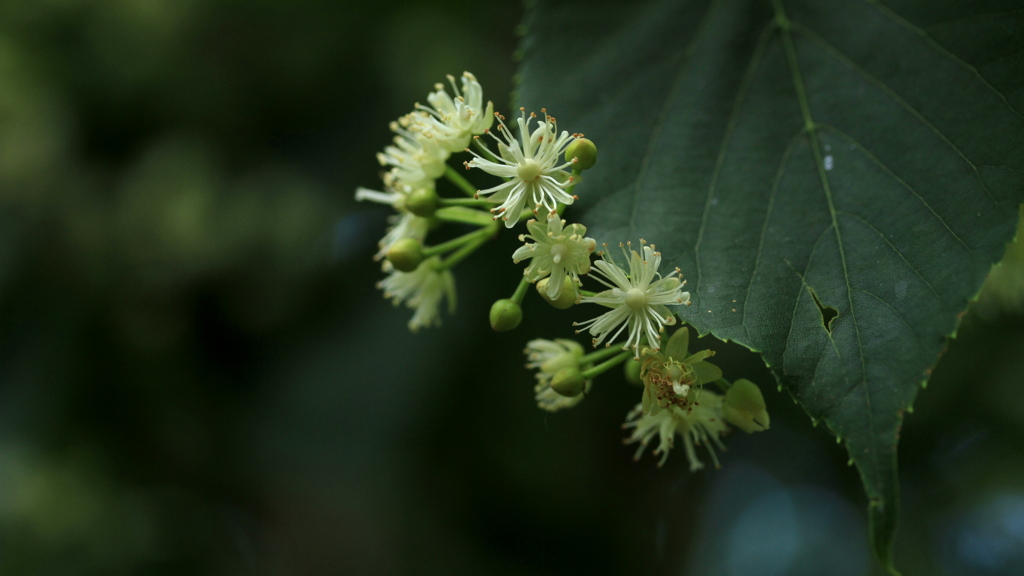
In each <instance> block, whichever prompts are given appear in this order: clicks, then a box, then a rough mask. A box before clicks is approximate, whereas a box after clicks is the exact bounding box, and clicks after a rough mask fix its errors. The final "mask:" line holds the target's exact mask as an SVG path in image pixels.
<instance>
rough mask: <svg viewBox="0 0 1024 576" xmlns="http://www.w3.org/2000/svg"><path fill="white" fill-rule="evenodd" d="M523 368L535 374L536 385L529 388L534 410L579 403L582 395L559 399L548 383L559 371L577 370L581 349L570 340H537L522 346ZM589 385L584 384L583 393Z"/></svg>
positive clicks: (581, 353) (549, 410) (561, 396)
mask: <svg viewBox="0 0 1024 576" xmlns="http://www.w3.org/2000/svg"><path fill="white" fill-rule="evenodd" d="M524 352H525V353H526V360H527V362H526V367H527V368H533V369H536V370H537V373H536V374H535V377H536V378H537V384H536V385H535V386H534V387H533V392H534V399H535V400H536V401H537V407H538V408H540V409H541V410H546V411H548V412H557V411H558V410H564V409H566V408H572V407H573V406H575V405H577V404H579V403H580V402H582V401H583V398H584V397H585V396H586V394H579V395H578V396H572V397H569V396H563V395H561V394H559V393H558V392H555V390H554V389H552V388H551V380H552V378H554V376H555V374H556V373H558V371H559V370H561V369H563V368H580V360H581V359H582V358H583V346H580V344H579V343H578V342H576V341H574V340H568V339H565V338H555V339H554V340H546V339H543V338H537V339H534V340H530V341H529V342H527V344H526V350H524ZM590 385H591V381H589V380H588V381H586V383H585V390H590Z"/></svg>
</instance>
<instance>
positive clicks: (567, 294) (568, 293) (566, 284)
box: [537, 275, 579, 310]
mask: <svg viewBox="0 0 1024 576" xmlns="http://www.w3.org/2000/svg"><path fill="white" fill-rule="evenodd" d="M550 280H551V278H550V277H548V278H542V279H541V280H540V281H539V282H537V293H538V294H540V297H541V298H543V299H544V301H545V302H547V303H548V304H551V305H552V306H554V307H555V308H558V309H559V310H565V309H566V308H570V307H571V306H572V305H573V304H575V303H576V300H577V299H578V298H579V294H578V293H577V292H576V283H575V282H573V280H572V278H571V277H570V276H568V275H566V276H565V277H564V278H563V279H562V293H561V294H559V295H558V298H554V299H552V298H548V281H550Z"/></svg>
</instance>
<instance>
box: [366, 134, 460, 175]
mask: <svg viewBox="0 0 1024 576" xmlns="http://www.w3.org/2000/svg"><path fill="white" fill-rule="evenodd" d="M391 131H392V132H394V133H396V134H397V136H395V138H394V143H395V145H394V146H387V147H385V148H384V151H383V152H378V153H377V161H378V162H380V165H381V166H391V167H392V168H391V171H390V172H389V174H390V177H389V178H390V179H391V181H392V182H393V183H394V181H397V183H395V184H396V186H395V187H396V188H397V187H399V185H398V184H399V183H400V185H403V186H408V187H409V188H423V187H433V185H434V180H435V179H437V178H440V177H441V175H442V174H444V171H445V160H447V159H448V156H449V153H448V151H447V150H445V149H444V148H442V147H441V146H440V145H439V144H438V142H437V141H436V139H435V138H433V137H432V135H431V134H429V133H425V134H413V133H412V132H409V131H408V130H406V129H405V128H403V127H402V126H401V125H400V124H399V123H398V122H392V123H391Z"/></svg>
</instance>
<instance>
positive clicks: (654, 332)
mask: <svg viewBox="0 0 1024 576" xmlns="http://www.w3.org/2000/svg"><path fill="white" fill-rule="evenodd" d="M641 242H643V241H641ZM620 246H621V245H620ZM621 247H622V252H623V254H625V255H626V259H627V260H629V273H628V274H627V273H626V272H625V271H623V270H622V269H621V268H619V266H618V265H617V264H616V263H615V262H614V261H612V260H611V258H610V256H609V255H608V254H605V253H602V254H601V258H602V259H601V260H599V261H597V262H594V267H595V268H597V270H596V271H595V272H594V273H593V274H591V277H593V278H595V279H596V280H597V281H598V282H600V283H602V284H604V285H605V286H607V287H608V288H609V289H608V290H605V291H604V292H599V293H597V294H595V295H594V296H585V297H584V298H583V300H582V302H584V303H593V304H601V305H603V306H608V307H609V308H612V309H611V310H610V311H608V312H605V313H604V314H602V315H600V316H598V317H597V318H594V319H592V320H587V321H586V322H581V323H579V324H578V325H579V326H581V327H583V328H585V329H586V328H589V330H590V334H591V335H593V336H595V338H594V346H597V345H599V344H601V342H604V340H605V339H606V338H607V339H608V344H606V346H608V345H611V343H612V342H613V341H614V340H615V339H616V338H617V337H618V336H619V334H621V333H622V331H623V330H625V329H626V328H627V327H628V328H629V337H628V338H627V339H626V344H625V345H624V346H623V347H622V349H623V350H628V349H629V348H632V349H633V351H634V353H635V356H634V357H635V358H639V357H640V340H641V338H643V337H644V336H646V337H647V342H648V343H649V344H650V345H651V346H657V345H658V342H659V332H660V331H662V330H664V328H665V326H666V325H672V324H675V323H676V319H675V315H674V314H673V313H672V312H671V311H670V310H669V309H668V308H667V306H666V305H667V304H689V303H690V293H689V292H684V291H683V288H682V283H681V282H680V280H679V277H678V276H677V274H678V273H679V269H678V268H677V269H676V270H675V271H673V272H672V273H670V274H669V275H668V276H666V277H664V278H662V277H661V274H659V273H658V267H659V266H660V265H661V253H660V252H656V251H655V249H654V246H647V245H646V244H644V245H643V253H644V255H643V257H642V258H641V257H640V254H638V253H637V252H636V250H629V251H628V252H627V251H626V247H625V246H621ZM602 277H603V278H602ZM616 328H618V330H616ZM613 331H614V333H613ZM577 332H579V330H577ZM609 335H610V337H609ZM653 350H654V351H657V350H658V348H654V349H653Z"/></svg>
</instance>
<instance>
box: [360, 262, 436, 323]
mask: <svg viewBox="0 0 1024 576" xmlns="http://www.w3.org/2000/svg"><path fill="white" fill-rule="evenodd" d="M377 287H378V288H380V289H382V290H384V297H385V298H390V299H391V301H392V303H394V304H395V306H397V305H399V304H402V303H404V304H405V305H406V307H407V308H411V309H412V310H414V311H415V312H414V313H413V316H412V319H411V320H409V329H410V330H412V331H413V332H415V331H417V330H419V329H420V328H424V327H430V326H437V325H439V324H440V323H441V301H442V300H445V299H447V300H448V312H449V314H452V313H454V312H455V277H454V276H452V273H451V271H450V270H448V269H446V268H444V267H443V266H442V265H441V260H440V259H439V258H437V257H434V258H431V259H429V260H425V261H424V262H423V263H422V264H420V265H419V267H418V268H416V269H415V270H413V271H412V272H399V271H397V270H396V271H394V272H392V273H391V274H390V275H388V277H387V278H385V279H384V280H381V281H380V283H379V284H377Z"/></svg>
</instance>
